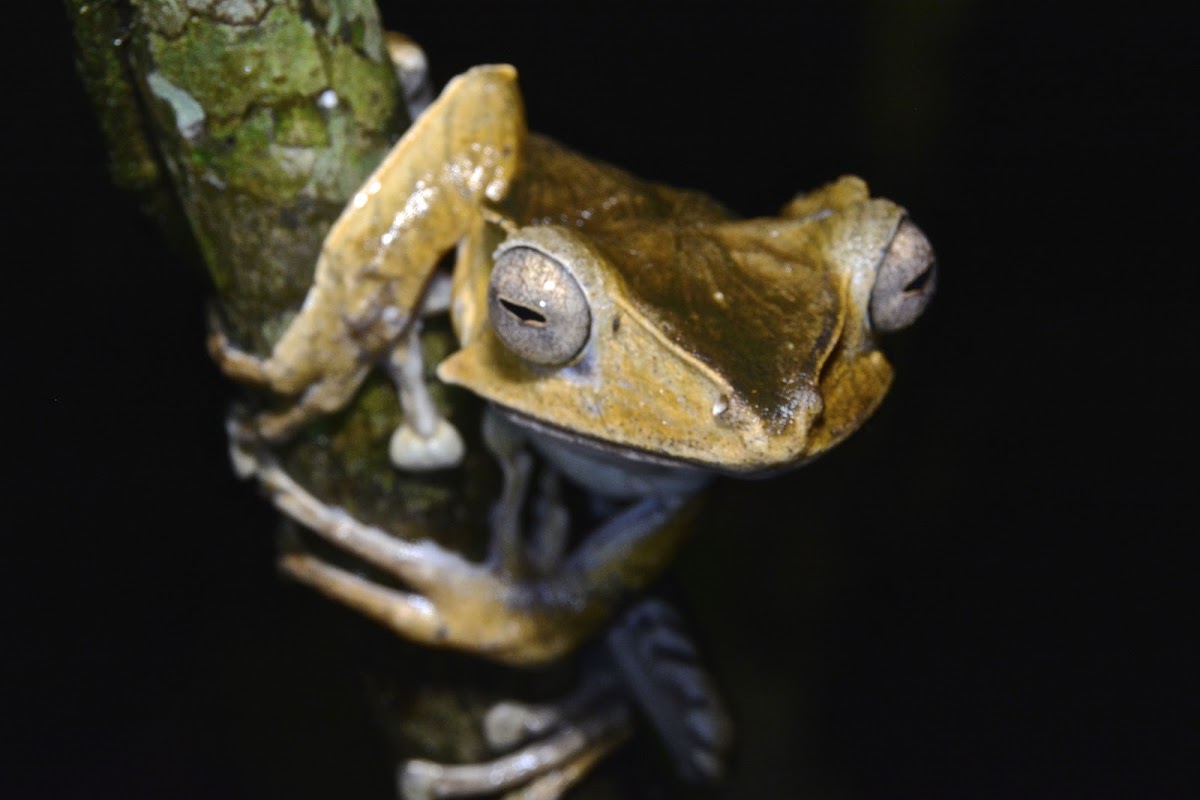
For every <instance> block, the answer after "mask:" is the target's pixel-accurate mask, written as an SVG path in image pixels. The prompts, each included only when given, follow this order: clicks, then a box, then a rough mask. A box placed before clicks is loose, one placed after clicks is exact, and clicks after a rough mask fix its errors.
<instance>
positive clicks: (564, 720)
mask: <svg viewBox="0 0 1200 800" xmlns="http://www.w3.org/2000/svg"><path fill="white" fill-rule="evenodd" d="M594 677H595V676H594ZM598 677H599V678H600V679H599V680H595V679H593V680H589V681H585V683H584V684H583V685H582V686H581V687H580V688H578V689H576V690H575V692H574V693H573V694H572V695H571V696H570V697H568V698H566V699H565V700H564V701H562V702H561V703H560V704H558V705H555V706H525V705H523V704H521V703H513V702H504V703H500V704H498V705H497V706H496V707H494V708H493V709H492V710H491V711H489V712H488V714H487V719H486V721H485V723H484V728H485V731H486V732H487V738H488V742H489V745H490V746H492V748H493V749H495V750H498V751H499V750H508V751H509V752H507V753H505V754H504V755H501V756H498V757H497V758H495V759H493V760H491V761H486V762H479V763H474V764H439V763H436V762H432V761H426V760H423V759H411V760H409V761H407V762H405V763H404V764H402V765H401V767H400V769H399V772H398V775H397V782H398V784H399V789H400V795H401V797H404V798H406V800H425V798H435V797H468V796H475V795H490V794H492V793H494V792H496V791H497V790H502V791H503V790H507V791H506V793H505V794H504V795H503V797H504V798H505V800H555V798H558V797H560V796H561V795H562V794H563V793H564V792H566V791H567V790H568V789H569V788H570V787H571V786H573V785H575V784H576V783H578V781H579V780H580V779H582V778H583V777H584V775H586V774H587V773H588V771H589V770H590V769H591V768H592V766H594V765H595V763H596V762H597V761H599V760H600V759H602V758H604V756H606V755H608V754H609V753H610V752H612V750H613V749H615V748H616V747H617V746H618V745H619V744H621V742H623V741H625V739H627V738H628V737H629V735H630V733H631V732H632V730H633V724H632V712H631V710H630V707H629V705H628V704H627V703H626V702H625V701H624V700H623V699H622V698H621V696H620V693H619V689H618V688H617V687H616V685H615V684H614V683H613V681H612V680H611V676H610V675H600V676H598ZM501 717H504V718H507V719H505V720H504V721H503V722H500V723H499V724H498V723H497V719H498V718H501ZM500 731H503V732H500Z"/></svg>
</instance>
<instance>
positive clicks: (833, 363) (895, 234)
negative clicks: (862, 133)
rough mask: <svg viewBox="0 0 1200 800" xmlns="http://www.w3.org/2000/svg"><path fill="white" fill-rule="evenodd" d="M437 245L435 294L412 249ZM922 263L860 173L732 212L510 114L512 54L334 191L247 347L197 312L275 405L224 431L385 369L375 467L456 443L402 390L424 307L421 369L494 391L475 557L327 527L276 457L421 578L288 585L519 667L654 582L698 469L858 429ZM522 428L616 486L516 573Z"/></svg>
mask: <svg viewBox="0 0 1200 800" xmlns="http://www.w3.org/2000/svg"><path fill="white" fill-rule="evenodd" d="M455 247H457V258H456V261H455V265H454V268H453V275H452V277H451V278H450V280H449V283H448V287H447V284H446V282H445V281H441V280H439V278H438V272H437V269H436V266H437V263H438V260H439V258H440V257H441V256H442V255H443V253H445V252H446V251H448V250H449V249H451V248H455ZM934 282H935V278H934V256H933V251H932V249H931V247H930V244H929V242H928V240H927V239H926V237H925V236H924V235H923V234H922V233H921V232H920V230H919V229H918V228H917V227H916V226H915V225H914V224H913V223H912V222H911V221H910V220H909V219H908V218H907V216H906V213H905V211H904V209H903V208H901V207H900V206H898V205H896V204H895V203H892V202H891V201H889V200H885V199H881V198H871V197H870V196H869V193H868V190H867V187H866V185H865V183H864V182H863V181H862V180H860V179H859V178H855V177H843V178H841V179H839V180H837V181H834V182H833V183H831V184H829V185H827V186H824V187H822V188H820V189H817V190H815V191H813V192H809V193H806V194H801V195H799V196H797V197H796V198H794V199H793V200H791V201H790V202H789V203H788V204H787V205H785V206H784V208H783V209H782V211H781V212H780V214H779V216H777V217H770V218H760V219H749V220H739V219H736V218H734V217H733V215H732V214H731V213H730V212H728V211H727V210H726V209H724V208H723V207H722V206H720V205H719V204H718V203H716V202H715V201H713V200H711V199H709V198H708V197H706V196H704V195H702V194H699V193H696V192H691V191H684V190H679V189H674V188H670V187H667V186H663V185H660V184H656V183H650V182H647V181H643V180H640V179H638V178H635V177H634V176H632V175H630V174H628V173H626V172H624V171H622V170H620V169H617V168H615V167H612V166H609V165H606V164H602V163H599V162H596V161H592V160H590V159H587V158H585V157H583V156H581V155H578V154H576V153H574V152H571V151H570V150H568V149H567V148H565V147H563V146H561V145H559V144H557V143H555V142H553V141H551V140H550V139H547V138H544V137H541V136H538V135H536V134H532V133H529V132H527V131H526V128H525V123H524V114H523V108H522V102H521V97H520V93H519V90H518V88H517V82H516V72H515V70H514V69H513V68H512V67H511V66H507V65H498V66H482V67H476V68H474V69H472V70H470V71H468V72H466V73H464V74H463V75H461V76H459V77H457V78H455V79H454V80H452V81H451V82H450V83H449V84H448V85H447V87H446V88H445V90H444V91H443V92H442V94H441V95H440V97H438V99H437V100H436V101H435V102H434V103H433V104H432V105H430V106H429V107H428V108H427V109H426V110H425V112H424V113H423V114H422V115H421V116H420V117H419V118H418V119H417V120H416V122H415V123H414V124H413V125H412V126H411V127H410V128H409V130H408V132H407V133H406V134H405V135H404V136H403V137H402V138H401V139H400V141H399V142H398V143H397V144H396V145H395V147H394V148H393V150H392V151H391V152H390V154H389V155H388V156H387V157H386V159H385V160H384V161H383V163H382V164H381V165H380V166H379V167H378V168H377V169H376V171H375V172H374V173H373V174H372V176H371V177H370V178H369V179H368V180H367V181H366V183H365V185H364V186H363V188H362V189H361V191H359V192H358V193H357V194H356V195H355V196H354V197H353V199H352V200H351V201H350V203H349V204H348V206H347V207H346V209H345V211H344V212H343V214H342V216H341V217H340V218H339V220H338V221H337V222H336V223H335V225H334V226H333V228H332V229H331V231H330V232H329V235H328V237H327V239H326V241H325V243H324V246H323V248H322V251H321V254H320V257H319V260H318V263H317V267H316V273H315V278H314V284H313V286H312V288H311V289H310V291H309V293H308V295H307V297H306V299H305V301H304V304H303V307H302V308H301V310H300V312H299V313H298V315H297V316H296V317H295V319H294V320H293V322H292V323H291V324H290V326H289V328H288V329H287V330H286V332H285V333H284V334H283V336H282V337H281V338H280V340H279V341H278V343H277V344H276V345H275V347H274V350H273V352H272V353H271V355H270V357H269V358H265V359H261V358H258V357H256V356H253V355H251V354H248V353H244V352H241V351H239V350H236V349H235V348H234V347H232V345H230V343H229V342H228V341H226V339H225V338H224V337H223V336H222V335H221V334H220V333H219V331H218V332H215V333H214V334H213V336H212V338H211V340H210V350H211V352H212V353H213V355H214V357H215V358H216V360H217V362H218V363H219V365H220V366H221V368H222V369H223V370H224V371H225V372H227V373H228V374H229V375H231V376H233V377H234V378H238V379H241V380H244V381H247V382H251V383H256V384H259V385H262V386H265V387H268V388H269V389H271V390H273V391H275V392H278V393H281V394H284V395H289V396H292V397H294V402H293V403H292V404H291V405H290V406H289V407H287V408H286V409H285V410H283V411H280V412H269V413H264V414H262V415H260V416H258V417H257V418H255V419H254V420H253V421H252V423H250V425H249V426H248V430H242V431H241V432H240V433H239V437H240V438H241V439H242V440H243V441H245V440H247V439H255V440H257V441H268V442H269V441H277V440H280V439H283V438H285V437H287V436H288V435H289V434H290V433H292V432H294V431H295V430H296V429H297V428H299V427H300V426H302V425H304V424H305V423H307V422H309V421H310V420H312V419H313V418H314V417H316V416H318V415H320V414H323V413H329V412H332V411H335V410H337V409H339V408H341V407H342V406H343V405H344V404H346V403H347V402H348V400H349V399H350V397H351V396H352V395H353V393H354V391H355V390H356V389H357V387H358V386H359V385H360V383H361V382H362V380H363V379H364V377H365V375H366V374H367V372H368V371H369V370H371V369H374V368H376V367H382V368H383V369H386V370H387V371H388V372H389V373H390V374H391V375H392V376H393V377H394V379H395V380H396V383H397V385H398V388H399V394H400V400H401V405H402V407H403V409H404V411H405V415H406V416H405V423H404V424H403V425H402V426H401V427H400V429H399V430H398V431H397V432H396V434H395V435H393V437H392V441H391V443H390V448H391V453H392V456H393V460H394V461H395V462H396V463H397V464H398V465H399V466H401V467H405V468H411V469H420V468H437V467H444V466H449V465H452V464H454V463H455V462H456V461H457V460H458V459H459V458H460V457H461V445H460V440H459V437H458V435H457V433H456V432H455V431H454V430H453V429H452V428H451V427H450V426H449V424H448V422H447V421H445V420H444V419H440V418H439V417H438V416H437V413H436V411H435V410H434V408H433V405H432V403H430V402H429V399H428V396H427V394H426V393H425V386H424V385H423V383H422V377H421V376H422V372H423V368H422V366H421V364H420V358H419V354H420V348H419V346H415V344H416V338H415V337H416V335H417V331H418V330H419V327H420V320H421V317H422V315H424V314H429V313H434V312H436V311H438V310H440V309H443V308H447V307H448V309H449V312H450V314H451V318H452V320H453V324H454V328H455V331H456V333H457V336H458V339H459V341H460V343H461V348H460V349H459V350H457V351H456V352H454V353H453V354H451V355H450V356H449V357H448V358H446V359H445V360H444V361H443V362H442V363H441V364H440V365H439V366H438V368H437V375H438V377H439V378H440V379H441V380H443V381H445V382H447V383H450V384H456V385H460V386H464V387H466V388H467V389H469V390H471V391H472V392H475V393H476V394H478V395H479V396H481V397H483V398H485V399H486V400H488V401H489V402H490V403H491V404H492V406H493V407H494V408H495V409H496V412H497V413H496V415H495V416H496V418H497V421H496V422H494V424H493V425H492V427H493V428H495V429H496V431H500V432H498V433H494V435H492V436H491V437H490V439H491V441H493V442H494V443H497V444H496V445H495V450H496V452H497V453H498V454H499V455H500V457H501V461H502V462H503V463H505V464H507V465H508V466H507V467H506V478H507V480H508V483H509V484H510V486H509V488H507V489H506V492H505V495H506V498H509V500H510V502H508V506H509V508H507V510H506V511H504V512H502V513H500V514H499V516H500V517H504V516H505V514H507V518H508V520H509V521H508V522H505V523H502V524H499V525H498V526H497V530H496V531H494V532H493V537H494V539H495V540H496V542H495V546H494V548H493V549H494V551H495V553H496V557H495V559H493V561H492V562H489V563H487V564H484V565H477V564H471V563H469V562H466V561H463V560H462V559H461V558H459V557H457V556H455V555H454V554H451V553H440V554H438V555H436V556H435V555H433V553H434V549H433V548H432V547H431V546H430V543H410V542H403V541H400V540H395V539H391V538H390V537H388V542H379V541H375V540H374V539H372V537H371V536H366V535H363V536H359V535H358V534H357V533H348V532H347V530H348V527H349V528H355V526H347V525H345V524H343V522H344V520H341V519H340V518H339V515H338V513H335V512H336V510H330V509H325V510H320V509H319V504H318V503H316V501H314V500H312V499H311V498H308V497H307V496H306V495H304V493H303V489H302V488H301V487H299V486H297V485H295V484H294V482H292V481H290V480H288V479H286V476H282V475H276V474H275V473H274V472H271V471H270V470H267V471H266V472H263V471H261V470H260V477H261V478H262V479H263V481H264V483H266V484H267V485H269V486H272V487H273V490H274V491H275V493H276V499H277V502H279V503H280V504H281V505H284V506H286V510H287V511H288V512H289V513H292V514H293V516H297V517H298V518H300V519H301V520H302V521H305V522H307V523H308V524H309V525H310V527H314V528H317V529H318V530H320V529H322V528H330V526H333V527H335V528H336V527H338V526H339V525H340V526H341V527H340V529H339V531H338V532H337V534H336V536H335V535H334V534H333V533H331V534H330V535H331V536H335V539H336V543H337V544H338V545H339V546H341V547H345V548H348V549H351V550H355V551H356V552H360V551H361V552H360V554H362V555H364V556H365V557H366V558H368V559H369V560H372V561H375V562H378V563H381V564H382V565H383V566H384V567H385V568H386V569H389V570H391V571H392V572H393V573H394V574H396V575H397V577H399V578H400V579H401V580H402V581H404V582H405V583H406V584H408V585H410V586H411V587H412V588H413V589H415V590H416V591H417V592H420V594H419V595H418V594H402V595H401V594H396V593H394V592H390V591H383V590H382V587H371V586H366V585H358V584H356V585H355V586H354V587H353V591H352V590H351V589H350V588H349V587H348V586H345V585H342V584H340V583H338V582H337V581H336V580H335V579H334V578H333V577H329V576H330V575H333V573H326V572H323V571H320V570H317V571H311V570H310V571H308V572H304V571H303V570H299V569H297V572H298V573H301V572H304V574H302V575H300V577H302V578H303V579H304V580H307V581H309V582H311V583H314V584H316V585H317V586H318V588H321V589H322V590H323V591H326V592H328V593H330V594H334V595H335V596H338V597H339V598H341V599H343V600H345V601H347V602H349V603H351V605H355V606H357V607H359V608H361V609H363V610H364V611H367V612H368V613H371V614H372V615H374V616H376V617H379V618H380V619H382V620H384V621H385V622H386V623H387V624H389V625H391V626H392V627H394V628H395V629H397V630H398V631H400V632H401V633H403V634H404V635H406V636H409V637H412V638H414V639H417V640H418V641H422V642H427V643H430V644H440V645H443V646H451V647H457V648H462V649H466V650H469V651H473V652H476V653H480V654H482V655H485V656H488V657H491V658H493V659H496V660H499V661H503V662H508V663H521V664H536V663H539V662H545V661H547V660H550V659H553V658H555V657H557V656H559V655H561V654H563V653H564V652H566V651H568V650H570V649H571V648H573V647H574V646H575V645H576V644H578V643H579V642H580V641H581V640H583V639H584V638H585V637H586V636H588V635H589V634H590V632H591V631H592V630H594V629H595V628H596V627H597V626H598V625H599V624H601V623H602V622H603V620H604V619H605V618H607V616H608V615H609V613H610V611H611V610H612V608H614V607H615V604H616V603H617V602H618V601H619V598H621V597H623V596H624V595H625V594H626V593H627V592H629V591H634V590H636V589H638V588H640V587H642V586H644V585H646V584H647V583H648V582H649V581H651V580H652V579H653V578H654V577H656V576H657V575H658V573H659V572H660V571H661V569H662V567H663V566H664V565H665V563H666V561H667V560H668V559H669V557H670V556H671V554H672V553H673V552H674V550H675V548H676V546H677V544H678V542H679V540H680V538H681V535H682V529H683V528H685V527H686V526H685V525H684V516H685V510H686V508H687V506H688V503H687V500H688V498H689V497H690V496H691V495H692V494H694V493H695V491H696V490H698V489H699V488H700V487H701V486H703V485H704V483H705V482H706V480H707V479H708V478H709V477H710V476H711V475H713V474H715V473H728V474H738V475H751V474H761V473H764V472H771V471H777V470H783V469H787V468H790V467H794V466H796V465H799V464H801V463H803V462H805V461H808V460H810V459H812V458H813V457H815V456H817V455H819V454H821V453H822V452H824V451H825V450H827V449H828V448H829V447H831V446H832V445H834V444H836V443H837V442H838V441H840V440H841V439H843V438H844V437H845V436H847V435H848V434H849V433H851V432H852V431H854V430H855V429H856V428H858V427H859V426H860V425H861V424H862V423H863V421H864V420H865V419H866V418H867V417H868V416H869V415H870V414H871V413H872V411H873V410H874V409H875V408H876V406H877V405H878V404H879V402H880V401H881V400H882V398H883V396H884V394H885V392H886V390H887V388H888V384H889V381H890V378H891V368H890V366H889V365H888V363H887V361H886V359H885V358H884V356H883V354H882V352H881V351H880V350H879V347H878V340H879V337H880V336H881V335H882V334H886V333H889V332H891V331H895V330H898V329H900V328H903V327H905V326H907V325H908V324H910V323H911V322H912V321H913V320H915V319H916V318H917V316H918V315H919V314H920V313H921V312H922V310H923V309H924V308H925V306H926V304H927V302H928V300H929V298H930V296H931V294H932V291H933V288H934ZM447 288H448V293H447ZM514 431H516V432H518V434H519V435H518V434H514ZM523 441H527V442H528V443H529V444H530V445H532V447H533V448H534V449H535V450H536V451H537V452H538V453H539V454H540V455H541V456H542V457H544V458H545V459H547V460H548V461H549V462H550V463H551V464H553V465H554V467H555V468H557V469H558V470H559V471H561V473H562V474H563V475H565V476H566V477H567V479H568V480H572V481H575V482H578V483H580V484H582V485H584V486H585V487H586V488H587V489H588V491H590V492H592V493H594V494H597V495H600V496H604V497H607V498H612V499H614V500H616V501H623V502H626V503H627V506H626V507H624V508H623V509H622V510H621V511H620V512H619V513H615V514H614V515H613V516H612V517H611V518H610V519H608V520H607V521H605V522H604V523H603V524H602V525H601V526H600V528H599V529H598V530H597V531H595V532H593V533H592V534H591V535H589V536H587V537H586V538H585V539H584V541H583V543H582V544H581V545H580V547H579V548H578V550H577V551H576V552H575V553H573V554H572V555H571V556H570V557H569V558H567V559H565V560H564V561H563V564H562V566H561V568H560V569H559V570H557V571H556V573H555V574H553V575H546V576H542V577H539V578H537V579H532V578H530V577H529V570H528V569H525V568H523V567H522V566H521V564H520V562H521V555H520V553H521V550H522V548H523V547H524V545H523V544H522V543H521V541H520V539H521V537H522V534H521V532H520V531H519V530H518V528H519V527H520V526H519V522H518V520H519V516H520V515H519V513H517V511H518V510H519V505H520V503H521V502H523V499H524V497H525V494H526V490H527V488H528V473H529V467H528V466H522V464H523V463H524V462H523V461H522V458H523V457H524V456H525V455H526V454H525V453H524V447H523ZM260 452H261V451H260ZM263 458H266V457H265V456H263ZM247 463H248V464H249V466H248V469H251V470H253V469H255V468H256V466H261V465H255V464H253V463H250V462H249V461H248V462H247ZM264 469H265V468H264ZM522 476H524V477H522ZM501 505H502V506H503V505H504V501H502V503H501ZM514 506H515V507H517V510H514V508H513V507H514ZM342 516H344V515H342ZM331 520H332V521H331ZM359 529H361V530H359ZM355 530H357V531H358V532H359V533H362V532H363V531H366V530H367V529H366V528H365V526H357V528H355ZM381 535H382V534H381ZM377 590H378V591H377Z"/></svg>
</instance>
